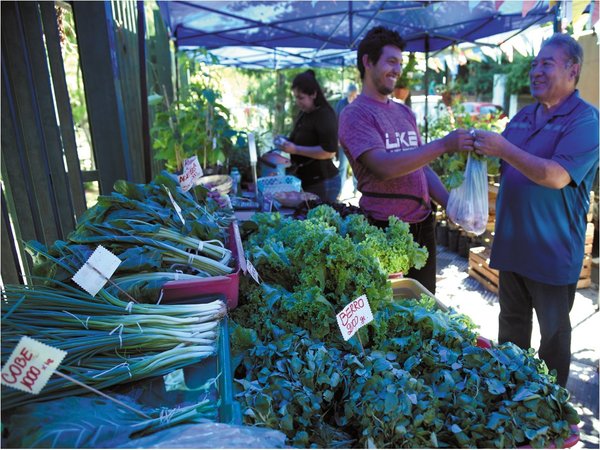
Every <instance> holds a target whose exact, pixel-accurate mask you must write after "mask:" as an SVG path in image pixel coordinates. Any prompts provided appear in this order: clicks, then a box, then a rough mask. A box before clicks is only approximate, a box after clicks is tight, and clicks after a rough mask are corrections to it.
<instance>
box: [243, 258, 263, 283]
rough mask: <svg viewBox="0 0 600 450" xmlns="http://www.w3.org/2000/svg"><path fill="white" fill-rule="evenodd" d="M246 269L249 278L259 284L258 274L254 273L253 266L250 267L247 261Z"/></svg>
mask: <svg viewBox="0 0 600 450" xmlns="http://www.w3.org/2000/svg"><path fill="white" fill-rule="evenodd" d="M246 268H247V270H248V273H249V274H250V276H251V277H252V278H253V279H254V281H256V283H257V284H260V277H259V276H258V272H257V271H256V268H255V267H254V265H252V263H251V262H250V261H248V260H246Z"/></svg>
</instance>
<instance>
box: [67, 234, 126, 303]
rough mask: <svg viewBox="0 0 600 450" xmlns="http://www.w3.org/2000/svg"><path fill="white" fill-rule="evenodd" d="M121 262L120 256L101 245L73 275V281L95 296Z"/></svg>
mask: <svg viewBox="0 0 600 450" xmlns="http://www.w3.org/2000/svg"><path fill="white" fill-rule="evenodd" d="M119 264H121V260H120V259H119V257H118V256H115V255H114V254H113V253H112V252H110V251H109V250H107V249H105V248H104V247H102V246H101V245H99V246H98V247H97V248H96V250H94V253H92V256H90V257H89V258H88V260H87V261H86V262H85V264H84V265H83V266H81V269H79V270H78V271H77V273H76V274H75V275H74V276H73V281H74V282H75V283H77V284H78V285H79V286H80V287H81V289H83V290H84V291H86V292H87V293H88V294H90V295H91V296H92V297H94V296H95V295H96V294H97V293H98V291H99V290H100V289H102V288H103V287H104V285H105V284H106V282H107V281H109V278H110V277H112V275H113V273H115V270H117V267H119Z"/></svg>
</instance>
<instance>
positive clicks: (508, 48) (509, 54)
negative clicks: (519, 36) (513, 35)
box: [500, 42, 513, 62]
mask: <svg viewBox="0 0 600 450" xmlns="http://www.w3.org/2000/svg"><path fill="white" fill-rule="evenodd" d="M500 50H502V52H504V54H505V55H506V59H508V62H513V46H512V45H511V44H510V43H509V42H504V43H502V44H500Z"/></svg>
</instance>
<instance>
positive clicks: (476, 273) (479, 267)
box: [469, 246, 592, 294]
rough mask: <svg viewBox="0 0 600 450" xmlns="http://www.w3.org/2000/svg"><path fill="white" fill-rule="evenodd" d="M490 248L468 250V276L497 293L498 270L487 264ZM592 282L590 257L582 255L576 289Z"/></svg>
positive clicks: (587, 285)
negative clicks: (581, 264)
mask: <svg viewBox="0 0 600 450" xmlns="http://www.w3.org/2000/svg"><path fill="white" fill-rule="evenodd" d="M489 263H490V249H489V248H488V247H483V246H482V247H473V248H471V250H469V276H470V277H473V278H475V279H476V280H477V281H479V283H481V284H482V285H483V287H485V288H486V289H487V290H488V291H491V292H493V293H495V294H497V293H498V277H499V272H498V271H497V270H496V269H492V268H491V267H490V266H489ZM591 284H592V257H591V255H584V257H583V266H582V267H581V273H580V275H579V281H578V282H577V289H584V288H588V287H590V285H591Z"/></svg>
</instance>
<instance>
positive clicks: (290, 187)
mask: <svg viewBox="0 0 600 450" xmlns="http://www.w3.org/2000/svg"><path fill="white" fill-rule="evenodd" d="M256 188H257V190H258V201H259V203H263V200H264V198H265V196H272V195H273V194H274V193H275V192H300V191H301V190H302V182H301V181H300V179H298V178H296V177H295V176H293V175H284V176H277V177H261V178H259V179H258V180H256Z"/></svg>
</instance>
